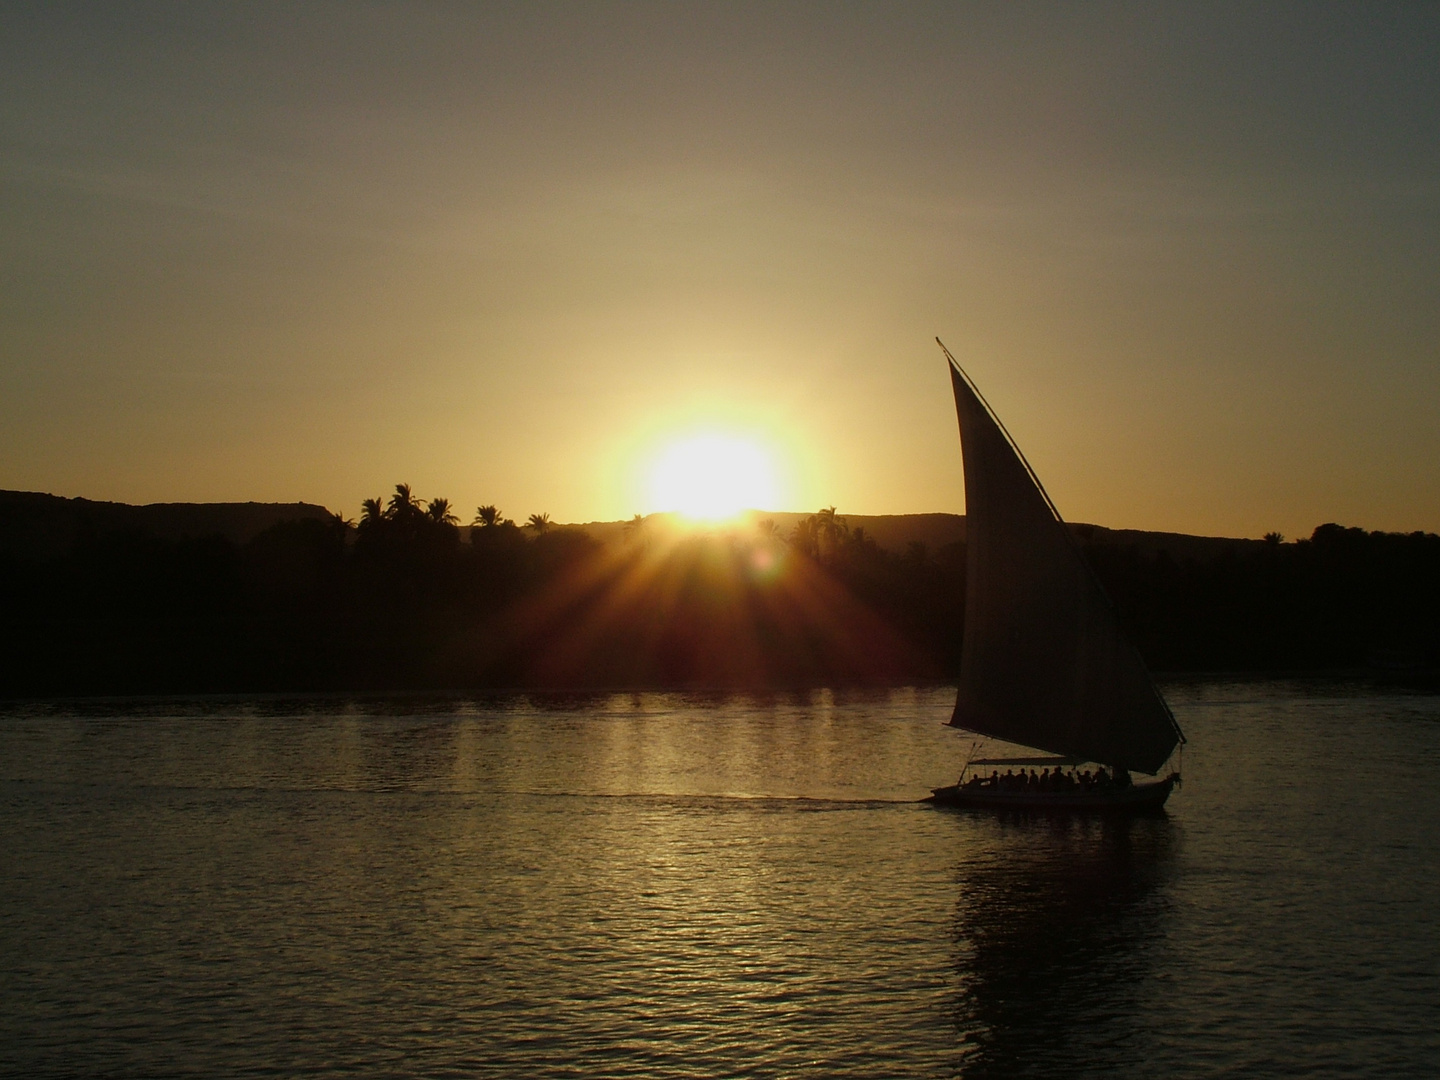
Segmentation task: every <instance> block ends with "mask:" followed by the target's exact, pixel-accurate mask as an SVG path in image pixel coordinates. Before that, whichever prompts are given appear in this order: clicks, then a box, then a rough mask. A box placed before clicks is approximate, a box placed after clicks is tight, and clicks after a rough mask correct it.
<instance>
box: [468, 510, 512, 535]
mask: <svg viewBox="0 0 1440 1080" xmlns="http://www.w3.org/2000/svg"><path fill="white" fill-rule="evenodd" d="M504 523H505V519H504V517H502V516H501V514H500V510H499V508H498V507H496V506H493V505H486V506H477V507H476V508H475V520H474V521H472V522H471V523H470V524H471V525H480V526H482V527H484V528H486V529H493V528H495V526H496V525H503V524H504Z"/></svg>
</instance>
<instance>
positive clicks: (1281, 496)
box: [0, 2, 1440, 536]
mask: <svg viewBox="0 0 1440 1080" xmlns="http://www.w3.org/2000/svg"><path fill="white" fill-rule="evenodd" d="M936 334H938V335H940V336H941V337H943V338H944V339H945V341H946V344H948V345H949V346H950V348H951V349H952V350H953V351H954V352H955V354H956V356H957V357H958V358H959V359H960V361H961V363H962V364H964V365H965V366H966V368H967V370H968V371H969V372H970V374H971V375H972V376H973V377H974V379H975V380H976V381H977V382H978V384H979V385H980V387H981V389H982V390H983V391H984V392H985V394H986V395H987V397H988V398H989V399H990V401H991V403H992V405H994V406H995V408H996V409H997V411H998V412H999V414H1000V416H1001V418H1002V419H1003V420H1004V421H1005V423H1006V424H1007V426H1008V427H1009V428H1010V430H1011V432H1012V433H1013V434H1014V435H1015V437H1016V438H1017V439H1018V441H1019V443H1020V445H1021V446H1022V447H1023V448H1024V449H1025V451H1026V453H1027V455H1028V456H1029V458H1030V460H1031V462H1032V464H1033V465H1034V466H1035V467H1036V469H1037V471H1038V472H1039V474H1040V476H1041V477H1042V479H1044V481H1045V482H1046V484H1047V487H1048V488H1049V490H1050V493H1051V495H1052V496H1053V497H1054V498H1055V500H1056V502H1057V503H1058V505H1059V507H1060V509H1061V511H1062V512H1063V513H1064V514H1065V515H1066V517H1068V518H1070V519H1072V520H1077V521H1092V522H1098V523H1101V524H1106V525H1112V526H1117V527H1134V528H1153V529H1176V530H1184V531H1190V532H1203V533H1221V534H1232V535H1251V536H1254V535H1259V534H1260V533H1263V532H1265V531H1266V530H1269V529H1279V530H1281V531H1283V532H1285V533H1287V534H1290V535H1296V534H1308V533H1309V531H1310V529H1311V528H1313V527H1314V526H1315V525H1316V524H1319V523H1320V522H1323V521H1330V520H1336V521H1340V522H1342V523H1345V524H1352V525H1363V526H1366V527H1369V528H1386V529H1405V530H1409V529H1416V528H1424V529H1431V530H1437V529H1440V5H1436V4H1409V5H1393V6H1387V5H1383V4H1374V3H1367V4H1358V3H1355V4H1338V5H1327V4H1322V3H1303V4H1297V5H1293V6H1292V5H1259V4H1254V3H1239V4H1233V5H1227V4H1185V5H1175V6H1169V7H1167V6H1163V5H1156V4H1149V3H1146V4H1135V5H1101V4H1088V3H1087V4H1070V5H1060V6H1055V7H1043V6H1039V5H1011V4H997V5H993V6H992V5H962V4H938V5H922V4H903V5H897V4H883V5H843V6H842V5H837V4H835V3H824V4H817V5H813V6H788V5H783V6H782V5H774V4H764V5H756V6H747V5H723V4H698V5H693V6H688V5H682V4H676V3H665V4H657V5H601V4H591V3H587V4H580V5H574V6H570V5H548V6H547V5H538V4H524V5H517V6H514V7H505V6H501V5H495V4H487V5H474V6H464V5H441V4H413V5H395V6H368V5H363V4H356V3H345V4H337V5H334V6H328V7H327V6H324V5H319V4H306V5H274V6H267V5H262V4H243V5H238V4H237V5H233V6H214V5H202V4H188V3H187V4H180V5H175V6H162V5H128V4H125V5H118V4H103V5H97V6H94V7H87V6H65V5H58V4H51V3H45V4H37V5H33V6H31V5H26V4H19V3H14V2H6V3H4V4H3V5H0V487H8V488H23V489H30V490H45V491H52V492H55V493H57V494H64V495H83V496H87V497H90V498H101V499H119V500H124V501H130V502H145V501H156V500H247V499H256V500H293V499H304V500H308V501H312V502H322V503H325V504H326V505H329V506H331V507H332V508H335V509H341V510H344V511H345V512H346V513H347V514H350V515H352V516H353V515H354V514H356V513H357V512H358V509H359V502H360V500H361V499H362V498H364V497H366V496H373V495H378V494H380V493H381V492H383V491H385V490H387V489H388V488H389V487H390V486H391V485H393V484H394V483H395V482H396V481H398V480H406V481H409V482H410V483H412V484H413V485H414V486H415V488H416V489H417V490H418V492H419V493H420V494H421V495H423V496H427V497H428V496H431V495H436V494H440V495H446V496H448V497H449V498H450V499H451V500H452V501H454V502H456V503H458V504H459V507H460V509H461V510H462V511H463V512H464V516H465V518H466V520H468V518H469V515H470V514H471V513H473V507H474V506H475V504H477V503H479V502H482V501H483V502H497V503H499V504H500V506H501V507H502V509H503V510H505V511H506V512H507V513H510V514H514V515H519V516H522V517H523V516H524V515H526V514H528V513H531V512H538V511H548V512H549V513H550V514H551V516H552V517H553V518H555V519H556V520H589V519H595V518H617V517H628V516H629V515H630V514H631V513H634V512H636V511H643V510H650V509H654V507H651V506H647V505H645V495H644V487H643V472H644V469H645V467H646V462H647V461H648V460H649V459H650V458H652V457H653V456H654V454H655V453H656V448H657V447H658V446H659V445H660V444H663V443H664V442H665V441H666V440H667V439H670V438H672V437H674V436H677V435H680V434H683V433H685V432H687V431H691V430H694V429H697V428H704V429H707V430H710V429H714V430H721V431H724V432H728V433H731V434H732V435H733V434H739V435H741V436H745V437H750V438H754V439H756V440H757V441H759V442H761V443H763V444H765V445H767V446H770V447H772V448H773V450H774V452H775V454H776V455H777V457H778V458H779V459H780V462H781V466H782V469H781V471H782V481H783V486H784V487H785V488H786V490H787V491H788V496H787V498H786V501H787V503H788V504H789V506H790V508H793V509H813V508H814V507H817V506H819V505H821V504H830V503H834V504H836V505H837V506H838V507H839V508H840V511H841V512H842V513H844V512H846V511H849V512H852V513H895V512H909V511H930V510H956V511H958V510H962V509H963V506H964V498H963V485H962V472H961V459H960V450H959V440H958V438H957V435H956V430H955V419H954V411H953V406H952V404H951V402H950V399H949V394H950V389H949V381H948V377H947V375H946V372H945V366H944V360H943V357H942V356H941V354H940V352H939V350H938V349H937V348H936V347H935V345H934V342H933V340H932V339H933V337H934V336H935V335H936Z"/></svg>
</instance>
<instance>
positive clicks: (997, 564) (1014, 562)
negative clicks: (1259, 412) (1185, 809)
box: [941, 344, 1181, 773]
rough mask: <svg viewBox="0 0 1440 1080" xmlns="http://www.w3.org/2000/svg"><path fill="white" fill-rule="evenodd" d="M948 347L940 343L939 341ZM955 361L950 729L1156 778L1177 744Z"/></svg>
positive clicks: (1039, 493) (1048, 506) (1068, 546)
mask: <svg viewBox="0 0 1440 1080" xmlns="http://www.w3.org/2000/svg"><path fill="white" fill-rule="evenodd" d="M941 348H944V345H943V344H942V345H941ZM945 355H946V357H947V358H949V360H950V379H951V382H952V384H953V386H954V390H955V410H956V413H957V414H958V416H959V420H960V444H961V449H962V451H963V453H964V456H965V521H966V543H967V545H968V556H967V558H968V561H967V564H966V598H965V638H964V644H963V648H962V652H961V660H960V691H959V694H958V696H957V698H956V702H955V714H954V717H953V718H952V719H951V723H952V724H954V725H956V726H957V727H963V728H967V729H969V730H971V731H976V732H980V733H982V734H985V735H992V736H995V737H996V738H1000V739H1005V740H1007V741H1009V742H1013V743H1019V744H1021V745H1023V746H1031V747H1035V748H1037V749H1040V750H1046V751H1049V752H1051V753H1054V754H1059V755H1062V756H1064V757H1067V758H1079V759H1083V760H1086V761H1094V762H1098V763H1100V764H1103V765H1111V766H1116V767H1118V768H1123V769H1134V770H1137V771H1139V772H1146V773H1154V772H1156V771H1157V770H1159V768H1160V767H1161V766H1162V765H1163V764H1164V763H1165V761H1166V759H1167V758H1169V756H1170V753H1171V751H1172V750H1173V749H1174V748H1175V744H1176V742H1177V741H1178V739H1179V738H1180V737H1181V736H1180V730H1179V728H1178V727H1177V726H1176V724H1175V719H1174V717H1173V716H1172V715H1171V713H1170V709H1169V707H1168V706H1167V705H1166V704H1165V700H1164V698H1162V697H1161V696H1160V692H1159V691H1158V690H1157V689H1156V688H1155V684H1154V683H1153V682H1152V681H1151V679H1150V674H1149V672H1148V671H1147V670H1146V669H1145V664H1144V662H1143V661H1142V660H1141V659H1140V655H1139V653H1137V652H1136V651H1135V648H1134V647H1133V646H1132V645H1131V644H1130V643H1129V642H1128V641H1127V640H1126V639H1125V637H1124V635H1123V634H1121V632H1120V627H1119V625H1118V624H1117V622H1116V619H1115V614H1114V610H1113V609H1112V607H1111V605H1110V601H1109V599H1108V598H1107V597H1106V596H1105V593H1104V590H1103V589H1102V588H1101V586H1100V583H1099V581H1097V580H1096V578H1095V575H1094V573H1093V572H1092V571H1091V570H1090V568H1089V566H1088V565H1087V564H1086V563H1085V561H1084V559H1083V557H1082V556H1081V554H1080V552H1079V550H1078V548H1077V546H1076V544H1075V541H1074V540H1073V538H1072V537H1071V536H1070V534H1069V532H1068V530H1067V528H1066V526H1065V523H1064V522H1063V521H1062V520H1060V516H1059V514H1058V513H1057V512H1056V511H1055V510H1054V507H1053V504H1052V503H1051V502H1050V499H1049V497H1048V496H1047V495H1046V494H1045V492H1044V489H1043V488H1042V487H1041V486H1040V484H1039V481H1038V480H1037V479H1036V478H1035V476H1034V474H1033V473H1032V471H1031V470H1030V468H1029V466H1028V465H1027V464H1026V462H1025V460H1024V458H1023V457H1022V456H1021V454H1020V453H1019V451H1018V449H1016V447H1015V446H1014V445H1013V444H1012V442H1011V440H1010V438H1009V436H1008V435H1007V434H1006V432H1005V430H1004V428H1003V427H1002V426H1001V425H1000V423H999V422H998V421H997V420H996V419H995V417H994V415H993V414H992V413H991V411H990V409H989V407H988V406H987V405H986V403H985V401H984V399H983V398H982V397H981V396H980V394H979V392H978V391H977V390H976V389H975V388H974V386H973V385H972V384H971V382H970V380H969V377H968V376H966V375H965V373H964V372H963V371H961V370H960V368H959V365H957V364H956V363H955V360H954V357H951V356H950V354H949V351H948V350H947V351H946V354H945Z"/></svg>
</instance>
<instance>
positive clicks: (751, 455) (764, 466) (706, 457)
mask: <svg viewBox="0 0 1440 1080" xmlns="http://www.w3.org/2000/svg"><path fill="white" fill-rule="evenodd" d="M778 495H779V491H778V485H777V484H776V481H775V469H774V466H773V464H772V462H771V458H770V455H769V454H768V453H766V452H765V451H764V450H763V449H761V448H760V447H759V446H758V445H756V444H755V443H753V442H750V441H748V440H746V439H741V438H736V437H734V436H729V435H719V434H706V435H694V436H691V437H689V438H685V439H682V440H680V441H678V442H674V443H671V444H670V445H669V446H667V447H666V448H665V449H664V450H662V451H661V453H660V456H659V458H658V460H657V461H656V462H655V466H654V468H653V470H652V471H651V474H650V502H651V505H652V506H653V507H655V508H656V509H657V510H672V511H675V512H677V513H679V514H682V515H683V516H685V517H688V518H695V519H698V520H703V521H719V520H721V519H723V518H728V517H733V516H734V515H735V514H738V513H739V512H740V511H742V510H749V509H761V508H764V509H773V508H774V507H775V505H776V504H777V502H778V501H779V499H778Z"/></svg>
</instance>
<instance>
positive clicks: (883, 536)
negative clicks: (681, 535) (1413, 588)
mask: <svg viewBox="0 0 1440 1080" xmlns="http://www.w3.org/2000/svg"><path fill="white" fill-rule="evenodd" d="M667 516H668V515H662V514H656V515H652V517H654V518H664V517H667ZM809 516H810V515H809V514H800V513H793V512H774V513H772V512H769V511H761V510H751V511H748V512H747V514H746V517H747V518H748V520H749V522H750V523H752V524H757V523H759V522H761V521H764V520H766V519H769V520H771V521H774V522H775V525H776V527H777V528H778V529H779V531H780V535H781V536H789V535H790V531H791V530H792V529H794V528H795V525H796V523H797V522H799V521H801V520H802V519H804V518H807V517H809ZM837 516H838V517H840V518H843V519H844V521H845V524H846V526H847V527H848V528H849V529H851V530H852V531H853V530H856V529H864V530H865V535H866V536H868V537H870V538H871V539H872V540H874V541H875V544H876V546H877V547H881V548H884V549H885V550H886V551H896V552H903V551H906V550H908V549H909V547H910V545H911V544H915V543H919V544H924V545H925V547H926V548H927V549H928V550H929V551H930V553H931V554H934V553H935V552H937V551H939V550H940V549H941V548H943V547H945V546H947V545H949V544H954V543H961V542H963V541H964V540H965V515H964V514H938V513H935V514H839V515H837ZM647 520H648V519H647ZM625 525H626V522H623V521H590V522H586V523H584V524H583V525H579V526H577V527H578V528H582V529H584V530H585V531H586V532H588V533H589V534H590V535H591V536H593V537H594V538H595V539H596V540H599V541H601V542H603V543H607V544H611V543H619V542H620V541H621V540H623V539H624V536H625ZM742 527H743V526H742ZM1070 529H1071V531H1072V532H1074V534H1075V535H1076V536H1077V537H1079V538H1080V539H1081V540H1082V541H1084V542H1085V543H1091V544H1106V545H1114V546H1117V547H1134V548H1136V549H1137V550H1139V551H1140V552H1142V553H1144V554H1146V555H1155V554H1158V553H1159V552H1161V551H1164V552H1167V553H1168V554H1169V555H1170V557H1171V558H1172V559H1175V560H1177V561H1180V562H1184V561H1186V560H1190V559H1193V560H1197V561H1200V562H1206V561H1209V560H1210V559H1216V558H1219V557H1220V556H1222V555H1224V554H1226V553H1227V552H1237V553H1238V552H1240V551H1244V550H1246V549H1249V548H1253V547H1257V546H1261V545H1263V544H1264V543H1265V541H1263V540H1246V539H1238V538H1233V537H1226V536H1190V535H1188V534H1186V533H1169V532H1146V531H1144V530H1139V529H1109V528H1106V527H1105V526H1103V525H1087V524H1083V523H1078V522H1071V523H1070Z"/></svg>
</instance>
